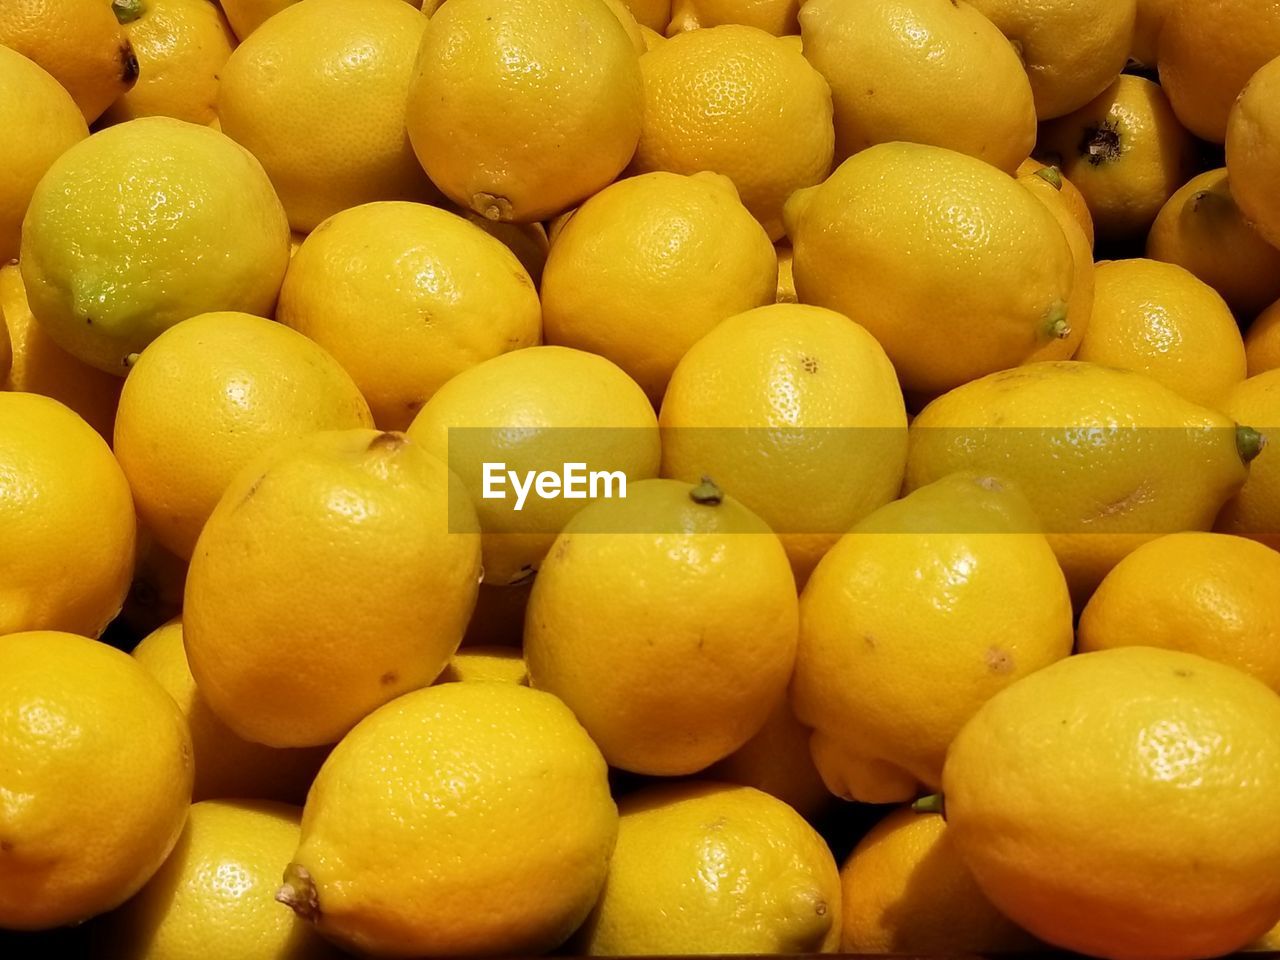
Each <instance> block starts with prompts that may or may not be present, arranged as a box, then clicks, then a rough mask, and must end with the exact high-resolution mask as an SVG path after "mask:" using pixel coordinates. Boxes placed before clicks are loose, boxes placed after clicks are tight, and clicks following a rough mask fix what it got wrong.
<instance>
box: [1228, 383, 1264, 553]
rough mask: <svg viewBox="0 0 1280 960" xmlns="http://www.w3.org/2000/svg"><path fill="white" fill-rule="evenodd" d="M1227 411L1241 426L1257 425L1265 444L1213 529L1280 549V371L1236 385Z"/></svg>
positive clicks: (1229, 398)
mask: <svg viewBox="0 0 1280 960" xmlns="http://www.w3.org/2000/svg"><path fill="white" fill-rule="evenodd" d="M1226 412H1227V414H1228V415H1229V416H1232V417H1236V418H1237V419H1238V420H1239V421H1240V422H1242V423H1256V424H1258V429H1259V430H1260V431H1261V432H1262V435H1263V437H1264V438H1265V441H1266V445H1265V446H1264V447H1263V448H1262V453H1261V454H1260V455H1259V456H1258V459H1257V460H1255V461H1254V462H1253V463H1252V464H1250V466H1249V479H1248V480H1247V481H1246V482H1245V484H1244V487H1243V488H1242V489H1241V490H1240V492H1239V493H1237V494H1236V495H1235V496H1234V497H1232V498H1231V500H1230V501H1228V502H1227V504H1226V506H1225V507H1223V510H1222V513H1220V514H1219V515H1218V522H1217V525H1216V526H1215V528H1214V529H1216V530H1220V531H1222V532H1224V533H1235V534H1239V535H1240V536H1243V537H1250V538H1251V539H1254V540H1259V541H1261V542H1262V543H1265V544H1267V545H1268V546H1270V547H1273V548H1275V549H1276V550H1280V370H1268V371H1266V372H1265V373H1261V374H1258V375H1257V376H1255V377H1250V378H1249V379H1248V380H1246V381H1245V382H1244V383H1242V384H1240V385H1239V386H1237V387H1236V388H1235V390H1233V391H1232V392H1231V396H1230V397H1228V398H1227V404H1226Z"/></svg>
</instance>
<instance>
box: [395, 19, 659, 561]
mask: <svg viewBox="0 0 1280 960" xmlns="http://www.w3.org/2000/svg"><path fill="white" fill-rule="evenodd" d="M449 2H450V3H453V2H455V0H449ZM409 436H410V437H411V438H412V439H413V440H414V441H415V442H417V443H420V444H422V445H423V446H424V447H425V448H426V449H427V450H428V451H430V452H431V453H433V454H434V455H435V456H437V457H439V458H440V459H441V460H444V461H446V462H447V463H448V464H449V467H450V469H452V470H453V471H455V472H456V473H457V474H458V476H459V477H461V478H462V482H463V485H464V486H465V487H466V490H467V492H468V493H469V494H470V496H471V499H472V501H473V502H474V504H475V508H476V512H477V513H478V514H479V517H480V526H481V528H482V530H483V531H484V578H485V582H486V583H489V584H492V585H494V586H502V585H505V584H510V583H515V582H518V581H521V580H524V579H527V578H528V577H530V576H532V574H533V571H535V570H536V569H537V568H538V565H539V564H540V563H541V561H542V557H543V555H544V554H545V553H546V552H547V550H548V549H550V547H551V543H552V541H553V540H554V539H555V536H556V534H557V533H559V532H560V530H561V529H562V528H563V527H564V525H565V524H566V523H567V522H568V521H569V518H570V517H572V516H573V515H574V514H575V513H577V512H578V510H580V509H581V508H582V507H583V505H584V504H585V503H586V502H587V501H588V500H590V499H594V498H595V497H598V496H604V495H608V494H609V492H610V491H614V495H616V489H617V488H618V484H619V483H620V477H619V475H621V476H622V477H625V478H626V481H627V482H628V483H634V482H635V481H637V480H644V479H646V478H648V477H654V476H657V473H658V464H659V458H660V456H661V451H660V440H659V435H658V423H657V417H656V416H654V412H653V407H652V406H650V404H649V401H648V398H646V397H645V395H644V391H643V390H641V389H640V387H639V386H638V385H637V384H636V382H635V381H634V380H632V379H631V378H630V377H628V376H627V375H626V374H625V373H623V372H622V370H620V369H619V368H618V367H616V366H615V365H614V364H612V363H610V362H609V361H608V360H606V359H604V358H603V357H599V356H596V355H595V354H591V353H585V352H583V351H581V350H571V349H569V348H568V347H532V348H530V349H527V350H516V351H513V352H511V353H504V354H502V355H501V356H498V357H494V358H493V359H491V360H486V361H484V362H483V363H480V364H477V365H476V366H474V367H471V368H470V369H469V370H464V371H463V372H462V373H460V374H458V375H457V376H456V377H454V378H453V379H452V380H450V381H449V382H448V383H447V384H445V385H444V386H443V387H442V388H440V389H439V390H438V391H436V393H435V395H434V396H433V397H432V398H431V399H430V400H429V401H427V404H426V406H424V407H423V408H422V411H421V412H420V413H419V414H418V415H417V416H416V417H415V418H414V420H413V423H412V424H410V426H409ZM570 463H573V464H578V465H579V466H580V468H581V473H582V475H581V476H580V477H579V480H580V482H581V484H582V485H585V489H584V490H582V491H578V490H577V486H576V485H575V484H577V483H578V481H573V480H572V478H570V481H571V482H570V484H569V485H570V486H571V487H573V490H572V491H571V492H572V493H574V495H573V496H561V493H562V490H561V488H562V487H564V486H565V480H564V474H565V472H566V471H567V468H566V466H565V465H566V464H570ZM486 464H488V465H489V466H487V467H486ZM548 474H557V475H558V476H559V479H558V481H557V482H556V483H555V484H553V483H552V481H551V480H550V479H547V480H545V481H543V484H544V485H543V486H542V487H541V488H538V489H535V488H534V487H532V486H531V484H533V483H534V482H535V481H536V480H537V478H538V476H540V475H541V476H546V475H548ZM593 474H594V475H596V479H595V480H591V479H590V477H591V475H593ZM553 486H554V489H553ZM520 490H524V493H523V494H521V493H520V492H519V491H520ZM486 491H487V492H489V493H491V494H492V495H491V496H486ZM544 491H545V492H544ZM579 492H581V493H582V494H583V496H581V497H579V496H577V495H576V494H577V493H579Z"/></svg>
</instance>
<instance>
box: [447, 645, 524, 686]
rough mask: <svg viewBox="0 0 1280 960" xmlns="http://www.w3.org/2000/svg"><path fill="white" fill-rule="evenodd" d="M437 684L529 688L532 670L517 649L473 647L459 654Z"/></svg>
mask: <svg viewBox="0 0 1280 960" xmlns="http://www.w3.org/2000/svg"><path fill="white" fill-rule="evenodd" d="M436 683H515V684H520V685H522V686H526V687H527V686H528V685H529V668H528V667H527V666H525V662H524V657H523V656H522V655H521V653H520V651H519V650H518V649H516V648H514V647H497V646H469V647H464V648H463V649H461V650H459V651H458V652H457V653H455V654H454V655H453V657H452V659H450V660H449V664H448V666H446V667H445V668H444V672H443V673H441V674H440V676H439V678H437V680H436Z"/></svg>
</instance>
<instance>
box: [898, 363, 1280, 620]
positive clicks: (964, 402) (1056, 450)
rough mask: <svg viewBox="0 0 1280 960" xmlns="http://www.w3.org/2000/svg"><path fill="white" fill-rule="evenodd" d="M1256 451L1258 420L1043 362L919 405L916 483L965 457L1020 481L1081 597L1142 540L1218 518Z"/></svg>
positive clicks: (1109, 374)
mask: <svg viewBox="0 0 1280 960" xmlns="http://www.w3.org/2000/svg"><path fill="white" fill-rule="evenodd" d="M1257 453H1258V435H1257V433H1256V432H1255V431H1253V430H1250V429H1239V430H1238V429H1237V428H1236V424H1235V423H1234V422H1233V421H1232V420H1231V419H1230V418H1229V417H1227V416H1224V415H1223V414H1221V413H1218V412H1217V411H1214V410H1210V409H1209V408H1207V407H1201V406H1199V405H1197V404H1194V403H1192V402H1191V401H1189V400H1186V399H1184V398H1183V397H1181V396H1179V395H1178V394H1176V393H1174V392H1173V391H1172V390H1170V389H1168V388H1167V387H1165V386H1163V385H1162V384H1160V383H1157V382H1156V381H1155V380H1152V379H1151V378H1150V377H1147V376H1145V375H1143V374H1140V373H1134V372H1132V371H1126V370H1116V369H1113V368H1110V367H1103V366H1100V365H1098V364H1092V363H1083V362H1079V361H1064V362H1046V363H1034V364H1029V365H1027V366H1024V367H1018V368H1017V369H1014V370H1006V371H1003V372H1001V373H995V374H992V375H991V376H988V377H983V378H982V379H981V380H976V381H974V382H973V383H969V384H966V385H965V386H963V387H959V388H957V389H956V390H953V391H951V392H950V393H948V394H945V395H944V396H942V397H939V398H938V399H937V400H935V401H933V403H931V404H929V406H927V407H926V408H925V409H924V410H923V411H921V413H920V415H919V416H918V417H916V419H915V420H914V421H913V423H912V425H911V449H910V454H909V456H908V459H907V477H906V487H907V489H908V490H913V489H915V488H916V487H920V486H923V485H924V484H927V483H932V482H933V481H934V480H937V479H939V478H941V477H945V476H946V475H947V474H949V473H954V472H955V471H957V470H965V469H967V470H975V471H981V472H983V473H990V474H992V475H994V476H997V477H1000V478H1002V479H1004V480H1007V481H1010V482H1012V483H1015V484H1016V485H1017V486H1019V487H1020V488H1021V490H1022V492H1023V493H1024V494H1026V496H1027V499H1028V500H1029V501H1030V502H1031V506H1032V508H1033V509H1034V510H1035V511H1036V513H1037V515H1038V516H1039V518H1040V520H1041V522H1042V523H1043V525H1044V529H1045V531H1046V533H1047V534H1048V536H1049V542H1050V543H1051V544H1052V545H1053V548H1054V552H1055V553H1056V554H1057V556H1058V560H1059V562H1060V563H1061V564H1062V566H1063V569H1064V570H1065V572H1066V574H1067V580H1068V582H1069V583H1070V584H1071V591H1072V595H1073V597H1074V598H1075V599H1076V601H1077V602H1078V603H1081V604H1083V602H1084V601H1085V600H1086V599H1088V596H1089V594H1090V593H1091V592H1092V591H1093V589H1094V587H1096V586H1097V585H1098V582H1099V581H1100V580H1101V579H1102V578H1103V577H1104V576H1105V575H1106V573H1107V572H1108V571H1109V570H1110V569H1111V568H1112V567H1114V566H1115V565H1116V563H1118V562H1119V561H1120V559H1121V558H1122V557H1124V556H1125V554H1127V553H1129V552H1131V551H1132V550H1133V549H1134V548H1135V547H1137V546H1138V545H1139V544H1141V543H1143V542H1144V541H1146V540H1152V539H1154V538H1155V537H1157V536H1159V535H1161V534H1164V533H1174V532H1178V531H1182V530H1208V529H1209V528H1210V526H1212V524H1213V518H1214V515H1215V514H1216V513H1217V512H1218V510H1219V508H1220V507H1221V506H1222V504H1223V503H1224V502H1225V501H1226V500H1227V499H1228V498H1230V497H1231V496H1232V495H1233V494H1235V493H1236V492H1237V491H1238V490H1239V489H1240V487H1241V486H1242V485H1243V483H1244V481H1245V478H1246V476H1247V475H1248V470H1247V469H1246V464H1247V463H1248V461H1249V460H1250V459H1252V458H1253V457H1254V456H1256V455H1257Z"/></svg>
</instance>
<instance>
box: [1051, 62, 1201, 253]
mask: <svg viewBox="0 0 1280 960" xmlns="http://www.w3.org/2000/svg"><path fill="white" fill-rule="evenodd" d="M1037 155H1038V156H1040V155H1043V156H1045V157H1047V158H1050V159H1052V160H1053V162H1054V163H1056V164H1059V165H1060V166H1061V167H1062V172H1063V173H1064V174H1065V175H1066V176H1067V178H1068V179H1069V180H1070V181H1071V182H1072V183H1073V184H1075V185H1076V187H1078V188H1079V190H1080V192H1081V193H1082V194H1083V195H1084V198H1085V201H1086V202H1087V203H1088V205H1089V212H1090V214H1092V216H1093V223H1094V226H1095V227H1096V228H1097V231H1098V236H1099V237H1101V238H1102V239H1104V240H1112V241H1120V240H1126V239H1131V238H1134V237H1138V236H1141V235H1145V234H1146V232H1147V230H1148V229H1149V228H1150V227H1151V224H1152V223H1153V222H1154V221H1155V218H1156V215H1157V214H1159V212H1160V209H1161V207H1163V206H1164V205H1165V203H1166V201H1168V199H1169V198H1170V197H1171V196H1173V194H1174V191H1176V190H1177V189H1178V188H1179V187H1180V186H1182V184H1184V183H1186V181H1187V180H1188V179H1189V178H1190V177H1191V175H1192V173H1194V172H1195V163H1196V159H1195V144H1194V141H1193V140H1192V139H1191V136H1190V135H1189V134H1188V133H1187V132H1186V131H1185V130H1184V129H1182V127H1181V126H1180V125H1179V123H1178V120H1177V118H1176V117H1175V116H1174V115H1173V110H1172V109H1170V107H1169V101H1168V100H1167V99H1165V95H1164V94H1163V93H1162V92H1161V90H1160V87H1159V86H1158V85H1157V84H1154V83H1152V82H1151V81H1150V80H1146V79H1143V78H1142V77H1133V76H1129V75H1127V74H1126V75H1125V76H1121V77H1117V78H1116V80H1115V82H1114V83H1112V84H1111V85H1110V86H1109V87H1107V89H1106V90H1104V91H1103V92H1102V93H1101V94H1099V95H1098V96H1097V97H1095V98H1094V99H1093V100H1091V101H1089V103H1087V104H1085V105H1084V106H1083V107H1081V108H1080V109H1079V110H1076V111H1075V112H1074V113H1071V114H1068V115H1067V116H1064V117H1060V118H1059V119H1057V120H1054V121H1053V122H1051V123H1048V124H1045V125H1044V127H1043V128H1042V129H1041V131H1040V141H1039V144H1038V145H1037Z"/></svg>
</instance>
